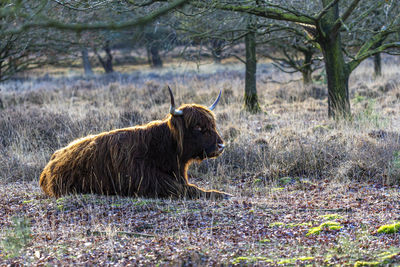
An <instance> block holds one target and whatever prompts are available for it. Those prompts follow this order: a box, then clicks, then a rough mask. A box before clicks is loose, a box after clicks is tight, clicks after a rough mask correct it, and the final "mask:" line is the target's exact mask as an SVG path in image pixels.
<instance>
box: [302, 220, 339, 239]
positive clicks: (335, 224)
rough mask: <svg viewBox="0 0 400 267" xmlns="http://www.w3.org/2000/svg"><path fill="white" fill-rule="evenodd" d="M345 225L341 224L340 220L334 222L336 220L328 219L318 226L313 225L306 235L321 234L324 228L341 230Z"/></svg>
mask: <svg viewBox="0 0 400 267" xmlns="http://www.w3.org/2000/svg"><path fill="white" fill-rule="evenodd" d="M342 227H343V226H341V225H340V223H338V222H334V221H327V222H324V223H321V224H320V225H319V226H317V227H313V228H311V229H310V230H309V231H308V233H307V234H306V236H309V235H319V234H320V233H321V231H323V230H333V231H334V230H340V229H342Z"/></svg>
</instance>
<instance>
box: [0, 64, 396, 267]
mask: <svg viewBox="0 0 400 267" xmlns="http://www.w3.org/2000/svg"><path fill="white" fill-rule="evenodd" d="M395 64H397V66H398V65H399V64H398V59H397V62H396V59H388V60H387V62H386V65H385V69H384V73H385V76H383V77H382V78H379V79H373V78H372V73H371V72H372V68H371V66H369V62H367V63H366V64H364V65H363V66H361V67H360V68H359V69H358V70H357V71H356V73H354V74H353V75H352V77H351V81H350V87H351V98H352V99H351V101H352V108H353V119H352V120H351V121H347V122H340V121H333V120H331V119H329V118H328V117H327V101H326V89H325V86H324V85H323V84H316V85H314V86H311V87H309V88H304V87H303V86H302V85H301V84H300V83H290V84H287V85H281V84H276V83H269V82H267V81H268V80H270V79H271V77H273V79H274V80H277V81H281V82H284V81H287V80H290V79H293V78H297V77H292V76H289V75H286V74H281V73H278V72H276V71H275V70H272V69H271V68H270V66H269V65H266V64H265V65H260V68H259V77H258V80H259V86H258V89H259V95H260V101H261V108H262V110H263V113H260V114H256V115H251V114H249V113H246V112H245V111H243V109H242V94H243V87H244V85H243V75H242V73H241V72H242V71H237V66H234V65H232V64H228V65H220V66H219V67H218V66H217V67H213V68H210V71H209V72H207V71H205V70H203V72H202V73H201V74H196V73H195V72H193V71H186V72H182V70H181V69H179V68H175V69H172V70H171V71H168V70H167V71H166V70H164V71H163V73H155V72H148V71H146V72H144V73H134V74H132V75H128V74H121V75H112V76H98V77H94V78H92V79H85V78H79V77H69V78H68V77H62V78H51V77H43V78H39V79H28V80H26V81H20V82H10V83H8V84H3V85H2V87H1V89H2V90H1V91H0V99H1V103H2V109H1V110H0V133H1V134H0V189H1V194H0V199H1V208H0V216H1V219H0V225H1V226H2V229H4V230H2V231H1V232H0V234H1V236H3V237H7V236H8V235H9V230H6V229H12V225H13V223H12V219H11V218H12V217H14V216H20V217H23V216H25V217H27V218H28V219H29V220H30V225H31V231H32V234H31V236H32V239H31V240H30V241H29V242H28V243H27V244H26V245H27V246H24V248H23V249H22V250H21V251H22V252H20V253H21V254H20V255H19V256H18V255H16V257H15V258H12V257H8V258H6V255H10V252H9V250H7V249H6V248H5V246H6V245H4V244H3V248H2V245H0V251H1V252H0V254H2V256H0V257H2V258H0V259H2V260H4V263H12V262H20V263H25V264H42V263H43V264H45V263H49V264H73V263H81V264H85V262H86V263H94V264H113V265H114V264H119V265H124V264H126V263H127V262H130V263H133V264H135V263H136V264H146V263H147V264H149V263H152V264H156V263H162V264H172V265H176V264H189V263H190V262H192V263H197V264H201V265H204V264H219V263H222V264H232V263H237V264H239V263H244V264H252V263H257V262H258V263H259V264H262V265H268V264H271V265H275V264H278V263H279V262H280V261H282V259H289V258H290V259H292V263H288V264H293V259H294V258H299V257H301V256H313V257H315V258H314V259H311V260H309V261H307V260H306V261H305V263H310V262H311V263H314V264H323V263H324V261H325V260H327V258H328V256H329V255H330V256H332V255H334V256H335V257H336V258H335V257H333V256H332V257H331V259H329V261H328V262H327V263H339V264H343V263H353V262H355V261H357V260H361V259H366V260H377V257H373V256H368V255H369V253H381V252H385V251H389V252H391V253H398V251H395V249H394V248H395V247H396V244H397V246H398V244H399V243H398V242H399V240H398V238H399V236H398V234H397V235H395V236H394V237H393V238H390V237H389V238H388V237H384V236H376V235H371V233H374V231H375V229H376V228H377V227H378V226H379V225H381V224H383V223H385V222H386V221H390V220H399V219H400V218H394V217H393V214H399V210H398V205H397V208H395V207H390V205H393V203H397V202H398V197H399V194H398V189H397V191H396V190H395V189H385V190H382V188H386V187H382V186H387V185H391V186H394V187H392V188H398V187H396V186H398V185H399V184H400V117H399V110H400V78H399V77H400V68H399V67H393V66H395ZM166 84H169V85H170V86H171V87H172V88H174V91H175V92H176V101H177V102H178V103H190V102H196V103H200V104H205V105H208V104H210V103H211V102H212V101H213V99H214V98H215V96H216V95H217V93H218V91H219V89H222V90H223V98H222V101H221V103H220V105H219V106H218V108H217V110H216V115H217V120H218V127H219V129H220V132H221V133H222V135H223V136H224V139H225V141H226V144H227V148H226V151H225V153H224V154H223V155H222V156H221V157H219V158H218V159H216V160H208V161H205V162H203V163H201V164H198V165H194V166H192V167H191V168H190V170H189V173H190V177H191V178H190V179H191V181H192V182H194V183H196V184H199V185H201V186H203V187H206V188H216V189H220V190H224V191H227V192H229V193H232V194H233V195H235V198H233V200H230V201H223V202H221V203H212V202H207V201H196V202H190V201H176V202H173V201H158V200H135V199H122V198H107V197H98V196H72V197H67V198H63V199H61V200H58V201H56V200H53V199H47V198H46V197H44V196H43V195H42V193H41V192H40V190H39V188H38V186H37V180H38V177H39V174H40V172H41V170H42V168H43V167H44V165H45V164H46V162H47V160H48V159H49V157H50V155H51V154H52V152H53V151H54V150H55V149H57V148H59V147H62V146H64V145H66V144H67V143H69V142H70V141H72V140H74V139H75V138H78V137H81V136H84V135H87V134H93V133H99V132H101V131H106V130H110V129H114V128H121V127H126V126H130V125H135V124H141V123H145V122H148V121H150V120H154V119H161V118H163V117H164V116H165V115H166V112H167V111H168V107H169V106H168V95H167V91H166V90H165V87H164V86H165V85H166ZM372 185H373V186H372ZM378 200H379V201H378ZM377 201H378V202H377ZM391 203H392V204H391ZM3 204H4V205H3ZM288 207H290V208H288ZM342 208H345V210H341V209H342ZM301 209H303V210H304V209H305V210H304V211H302V212H300V213H299V210H301ZM324 209H334V210H335V209H336V210H337V212H336V213H341V214H342V216H344V219H340V220H339V222H340V223H341V224H343V225H344V228H343V229H342V230H340V232H339V233H338V232H335V231H334V232H329V231H328V232H327V233H323V234H322V235H321V236H318V237H307V238H306V237H305V233H307V231H308V229H309V228H310V225H307V226H305V225H302V226H296V227H292V228H290V227H289V228H288V227H281V228H279V227H278V228H276V227H275V228H274V227H270V223H272V222H277V221H279V222H283V223H285V224H290V223H293V224H296V223H310V224H311V225H314V226H315V225H316V224H318V223H320V221H321V220H320V219H318V215H320V214H323V213H326V212H327V211H325V210H324ZM350 209H351V210H352V213H349V210H350ZM377 211H379V212H377ZM21 213H23V214H24V215H22V214H21ZM377 213H379V214H377ZM15 231H16V230H14V232H15ZM88 231H89V232H88ZM144 234H149V235H150V236H145V235H144ZM357 238H358V239H357ZM360 238H361V239H363V240H359V239H360ZM368 238H369V239H368ZM264 239H265V240H267V239H269V240H270V241H265V242H264V241H263V242H261V241H262V240H264ZM364 239H368V240H367V241H366V240H364ZM260 240H261V241H260ZM325 242H328V243H326V244H325ZM329 242H331V243H329ZM343 242H344V243H346V242H347V246H348V247H352V246H354V245H355V244H356V245H359V244H368V248H366V249H361V248H360V249H359V250H357V251H355V250H356V249H355V248H354V249H350V248H347V250H346V249H345V248H344V246H345V245H346V244H342V243H343ZM352 242H353V243H352ZM381 242H383V243H384V244H385V246H386V247H384V248H382V247H379V244H381ZM396 242H397V243H396ZM349 244H350V245H349ZM8 246H9V245H8ZM339 247H340V249H341V250H342V253H339V252H337V249H338V248H339ZM344 250H346V251H344ZM335 251H336V252H335ZM343 251H344V252H343ZM241 256H243V258H240V257H241ZM246 257H247V258H246ZM267 258H268V260H267ZM270 261H272V262H270ZM301 262H302V261H301V260H299V259H297V261H296V260H295V261H294V263H297V264H301Z"/></svg>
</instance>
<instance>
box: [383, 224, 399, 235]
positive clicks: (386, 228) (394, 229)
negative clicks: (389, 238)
mask: <svg viewBox="0 0 400 267" xmlns="http://www.w3.org/2000/svg"><path fill="white" fill-rule="evenodd" d="M399 231H400V222H397V223H393V224H385V225H382V226H381V227H379V228H378V233H380V234H395V233H398V232H399Z"/></svg>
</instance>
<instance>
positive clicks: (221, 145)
mask: <svg viewBox="0 0 400 267" xmlns="http://www.w3.org/2000/svg"><path fill="white" fill-rule="evenodd" d="M224 148H225V145H224V144H222V143H220V144H218V150H219V151H222V150H224Z"/></svg>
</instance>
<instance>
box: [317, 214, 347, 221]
mask: <svg viewBox="0 0 400 267" xmlns="http://www.w3.org/2000/svg"><path fill="white" fill-rule="evenodd" d="M318 218H319V219H324V220H328V221H332V220H339V219H343V216H342V215H339V214H336V213H335V214H325V215H320V216H318Z"/></svg>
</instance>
